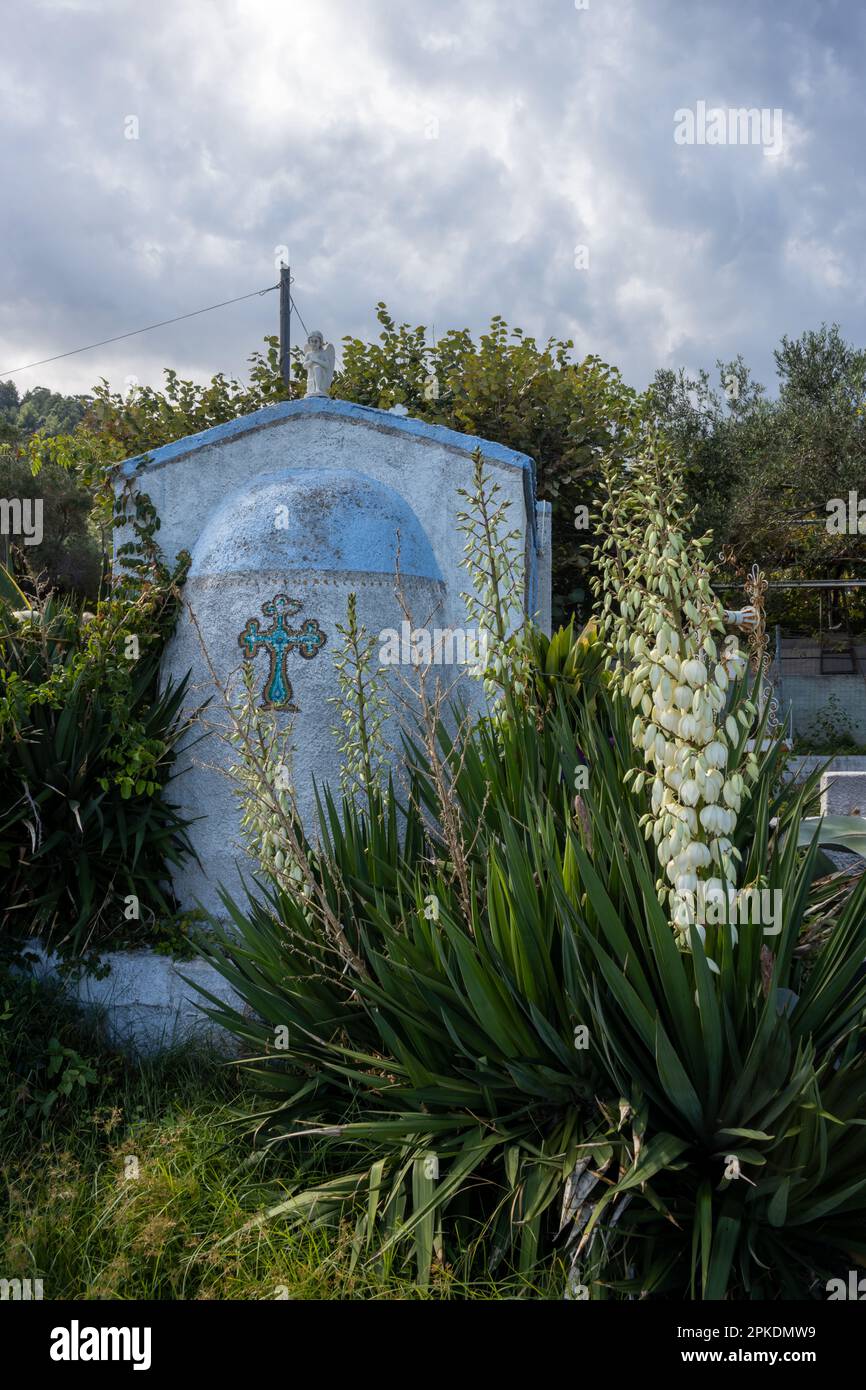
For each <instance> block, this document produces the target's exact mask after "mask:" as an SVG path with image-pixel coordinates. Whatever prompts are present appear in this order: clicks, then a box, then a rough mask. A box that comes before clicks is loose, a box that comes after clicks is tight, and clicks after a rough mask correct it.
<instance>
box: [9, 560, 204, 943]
mask: <svg viewBox="0 0 866 1390" xmlns="http://www.w3.org/2000/svg"><path fill="white" fill-rule="evenodd" d="M33 604H36V605H37V606H36V607H35V608H34V607H33V606H32V605H33ZM173 605H174V600H173V597H172V594H171V591H170V589H169V588H164V587H162V586H160V584H158V583H156V582H153V581H151V582H143V583H142V584H141V585H140V586H139V587H138V590H137V591H136V592H133V590H132V589H126V590H118V591H116V593H115V594H114V595H113V596H112V597H110V598H107V599H103V600H100V601H99V602H98V603H97V604H96V606H95V611H94V612H92V613H87V612H86V611H85V610H83V608H82V607H81V605H80V604H78V603H76V602H74V601H73V600H71V599H58V598H54V597H50V596H49V597H48V598H47V599H44V600H39V599H30V600H28V599H27V598H25V596H24V594H23V593H22V592H21V591H20V590H19V589H18V588H17V586H16V585H15V583H14V581H13V580H12V578H11V576H9V574H8V573H6V572H5V571H3V572H2V574H0V807H2V810H0V864H2V866H3V872H4V890H5V891H4V895H3V903H2V907H0V925H2V931H3V933H4V935H5V936H6V938H7V940H12V941H20V940H22V939H24V938H26V937H29V936H33V935H36V936H39V937H41V938H42V939H43V940H44V941H45V942H46V943H48V944H49V945H50V946H51V947H52V948H54V949H56V950H57V951H58V952H59V953H60V954H61V955H62V956H64V957H68V958H78V957H80V956H81V955H82V954H83V953H85V952H86V951H87V950H88V949H90V948H93V947H95V946H97V945H101V944H104V943H105V942H107V941H109V940H110V939H111V938H112V936H115V935H118V934H119V933H121V932H122V933H124V935H125V936H126V938H127V939H128V937H129V935H130V927H131V925H132V926H133V927H134V926H135V925H137V926H138V930H139V932H143V931H144V930H146V924H147V922H148V920H152V918H153V915H154V914H155V913H157V912H159V913H168V912H170V911H171V910H172V904H171V902H170V900H169V898H168V897H167V895H166V892H165V889H164V881H165V878H166V874H167V866H168V865H169V864H172V863H178V862H179V861H180V860H181V858H182V857H183V856H184V855H185V854H186V853H187V852H188V849H189V847H188V841H187V838H186V834H185V826H186V822H185V821H184V819H183V817H182V816H181V815H180V813H179V812H178V810H177V809H176V807H175V806H174V805H173V804H172V802H171V800H170V796H169V794H168V786H169V782H170V779H171V775H172V763H173V758H174V750H175V747H176V744H177V741H178V739H179V737H180V736H181V734H182V733H183V732H184V729H185V727H186V725H185V724H184V722H183V721H182V720H181V718H180V707H181V704H182V700H183V696H184V686H183V685H180V686H175V687H171V686H167V687H165V688H164V689H159V688H158V684H157V674H158V665H159V657H160V653H161V649H162V643H163V640H164V636H165V633H166V631H167V630H168V629H169V627H170V624H171V622H172V621H173ZM132 899H135V900H136V903H133V902H132Z"/></svg>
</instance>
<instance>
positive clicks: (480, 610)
mask: <svg viewBox="0 0 866 1390" xmlns="http://www.w3.org/2000/svg"><path fill="white" fill-rule="evenodd" d="M472 457H473V463H474V475H473V484H472V491H471V492H467V491H466V490H465V489H463V488H459V489H458V494H459V496H460V497H463V498H465V500H466V502H467V510H466V511H463V512H459V513H458V522H459V525H460V530H461V531H462V532H463V534H464V536H465V537H466V543H465V545H464V546H463V559H462V560H461V561H460V564H461V566H462V568H463V569H465V570H467V571H468V572H469V576H470V578H471V580H472V590H473V592H472V593H461V595H460V597H461V598H462V599H463V602H464V603H465V604H466V612H467V614H468V616H469V619H470V621H471V622H472V623H473V624H474V626H475V629H476V639H475V640H476V651H478V652H479V653H480V659H479V661H478V662H476V663H475V664H472V665H470V666H468V667H467V671H468V674H469V675H470V676H472V677H473V678H474V679H476V680H480V681H482V684H483V687H484V692H485V694H486V695H487V696H488V698H489V700H490V702H491V704H494V705H495V704H497V703H498V702H499V701H500V699H501V698H502V693H503V691H504V690H506V689H508V690H510V691H511V693H512V694H514V695H515V696H518V697H520V696H523V695H524V694H525V693H526V691H527V688H528V665H529V654H528V650H527V647H526V639H525V625H524V611H523V568H522V566H521V565H519V564H517V563H515V557H516V556H519V555H520V553H521V548H522V536H521V532H520V531H519V530H517V529H513V530H510V531H509V530H508V529H507V525H508V510H509V506H510V503H509V502H508V501H507V499H506V500H503V501H499V500H498V497H499V493H500V492H501V489H500V487H499V484H498V483H496V482H494V481H492V480H491V477H490V475H489V474H488V473H485V471H484V465H483V461H482V457H481V452H480V450H477V449H476V451H475V453H474V454H473V456H472Z"/></svg>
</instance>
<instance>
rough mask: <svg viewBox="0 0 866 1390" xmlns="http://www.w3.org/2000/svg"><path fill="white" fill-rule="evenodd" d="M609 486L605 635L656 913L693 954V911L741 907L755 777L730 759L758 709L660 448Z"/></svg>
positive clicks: (653, 443) (675, 477)
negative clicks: (654, 860) (643, 805)
mask: <svg viewBox="0 0 866 1390" xmlns="http://www.w3.org/2000/svg"><path fill="white" fill-rule="evenodd" d="M605 481H606V483H607V486H608V496H607V498H606V500H605V501H604V503H603V507H602V530H603V531H604V532H606V538H605V540H604V541H603V542H602V544H601V546H600V547H599V548H598V549H597V550H596V561H597V563H598V564H599V567H600V571H601V579H600V581H599V583H598V586H597V587H598V592H599V593H600V595H603V619H602V629H603V631H604V633H605V635H606V636H607V638H608V640H609V641H610V642H611V644H612V647H613V648H614V652H615V656H616V672H617V675H616V679H617V680H618V682H619V684H620V688H621V690H622V693H623V695H624V696H626V697H627V698H628V699H629V701H630V703H631V707H632V709H633V710H634V711H635V714H634V720H633V722H632V728H631V735H632V740H633V742H634V745H635V747H637V748H639V749H640V750H641V752H642V754H643V757H644V761H645V762H646V764H647V769H648V770H647V771H632V772H631V773H630V774H629V776H630V778H631V785H632V787H633V789H634V791H636V792H640V791H642V790H643V789H644V788H645V787H646V788H647V789H648V791H649V806H650V809H649V811H648V812H647V814H646V815H645V816H644V817H643V819H642V821H641V824H642V825H643V826H644V833H645V835H646V837H647V839H649V838H650V837H652V839H653V841H654V843H655V845H656V847H657V855H658V862H659V865H660V868H661V871H662V876H661V877H660V880H659V901H661V902H665V901H667V903H668V904H669V907H670V912H671V921H672V924H673V926H674V927H675V928H677V929H678V931H679V932H680V933H682V934H683V941H684V944H685V943H686V940H687V931H688V926H689V923H690V922H691V921H694V920H695V913H694V904H695V902H696V901H701V900H703V901H705V902H706V901H712V900H713V899H714V898H716V899H718V898H721V899H722V900H727V901H728V902H732V901H733V900H734V899H735V898H736V879H737V870H736V862H735V861H736V860H737V859H739V857H740V856H739V852H738V850H737V849H736V848H735V846H734V844H733V842H732V838H731V837H732V835H733V832H734V829H735V827H736V824H737V815H738V813H739V811H740V807H741V804H742V801H743V798H744V797H745V796H747V795H748V784H749V782H750V781H753V780H754V779H755V778H756V777H757V772H758V768H757V761H756V759H755V757H754V755H753V754H749V755H748V756H747V757H746V759H745V760H744V762H743V765H742V769H743V770H742V772H741V771H738V770H733V769H732V768H731V762H732V756H731V755H732V750H733V749H734V748H736V747H737V746H738V745H739V743H740V741H741V738H742V733H743V730H744V729H746V728H748V727H749V726H750V724H751V722H752V719H753V717H754V708H753V706H752V705H751V703H750V702H749V701H748V700H746V699H744V698H741V699H740V700H739V702H738V704H737V706H736V707H734V706H733V705H732V704H731V691H730V686H731V683H732V681H734V680H736V678H737V677H739V676H740V675H741V674H742V672H743V670H744V668H745V661H744V658H743V657H742V656H741V655H740V653H739V652H738V651H736V650H730V647H728V649H727V650H725V647H726V642H725V626H724V621H723V609H722V606H721V604H720V603H719V601H718V599H717V598H716V597H715V595H714V594H713V592H712V589H711V587H710V579H709V569H708V565H707V558H706V551H707V548H708V546H709V544H710V537H709V536H704V537H702V538H699V539H692V538H691V537H688V535H687V526H686V523H687V522H688V520H689V518H688V517H685V516H684V515H683V510H682V509H683V506H684V497H683V492H682V486H681V477H680V474H679V471H678V469H677V467H676V465H675V464H674V463H673V461H672V460H671V459H670V458H669V457H668V455H667V452H666V451H665V449H664V447H663V445H662V444H661V443H660V441H659V440H658V438H657V437H654V436H653V437H650V439H649V440H648V443H647V447H646V449H645V450H644V452H643V454H642V455H641V457H640V458H639V459H637V460H635V461H634V462H632V463H631V464H629V465H628V466H627V468H626V469H625V471H624V472H621V473H615V471H614V469H613V468H612V467H608V468H607V469H606V478H605ZM730 643H733V644H734V646H735V639H728V644H730ZM701 935H702V936H703V931H702V930H701Z"/></svg>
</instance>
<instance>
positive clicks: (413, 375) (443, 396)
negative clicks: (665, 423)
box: [30, 304, 639, 619]
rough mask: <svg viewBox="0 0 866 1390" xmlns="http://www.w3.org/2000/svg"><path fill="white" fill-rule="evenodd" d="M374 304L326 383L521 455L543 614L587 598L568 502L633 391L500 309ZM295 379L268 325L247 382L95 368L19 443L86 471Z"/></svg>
mask: <svg viewBox="0 0 866 1390" xmlns="http://www.w3.org/2000/svg"><path fill="white" fill-rule="evenodd" d="M377 317H378V319H379V323H380V324H381V326H382V332H381V334H380V335H379V339H378V340H377V341H374V342H365V341H363V340H362V339H360V338H351V337H347V338H345V339H344V340H343V364H342V368H341V370H340V371H339V372H338V373H337V374H336V376H335V379H334V383H333V386H332V394H333V395H334V396H335V397H337V398H339V399H342V400H350V401H357V402H358V403H359V404H362V405H370V406H374V407H376V408H379V409H383V410H389V409H390V408H391V407H392V406H394V405H398V404H402V405H405V406H406V408H407V410H408V412H409V413H410V414H411V415H413V416H415V417H417V418H420V419H424V420H429V421H431V422H432V423H436V424H442V425H447V426H449V427H450V428H451V429H456V430H460V431H461V432H463V433H470V434H478V435H481V436H484V437H486V438H489V439H495V440H496V441H497V442H499V443H502V444H505V445H507V446H509V447H511V448H513V449H518V450H521V451H523V452H525V453H528V454H530V455H531V456H532V457H533V458H534V459H535V461H536V464H537V466H538V493H539V497H540V498H542V499H545V500H548V501H550V502H552V503H553V508H554V531H553V537H554V566H553V591H554V616H555V618H557V619H558V618H560V617H563V616H565V614H566V613H567V611H568V610H569V609H570V608H571V607H573V606H574V605H575V604H577V605H578V606H580V605H581V604H583V603H584V602H585V603H586V605H587V607H588V601H589V597H588V593H587V591H586V584H585V579H584V575H585V570H586V568H587V566H588V564H589V558H590V555H591V552H592V549H593V544H594V538H593V536H592V534H591V533H590V532H589V531H586V532H584V533H582V534H581V533H578V532H577V531H576V530H575V526H574V517H575V508H576V507H577V506H579V505H589V504H590V502H591V500H592V497H593V493H594V490H595V487H596V484H597V480H598V476H599V475H598V461H599V458H600V456H601V454H602V452H604V451H607V452H610V451H611V450H616V449H618V448H620V449H622V450H624V451H625V450H626V449H627V446H628V441H629V439H630V437H631V431H632V430H633V428H634V425H635V422H636V419H637V417H638V414H639V398H638V397H637V395H636V394H635V392H633V391H632V390H631V389H630V388H629V387H628V386H626V385H625V383H624V382H623V381H622V378H621V377H620V374H619V372H618V371H617V370H616V368H614V367H610V366H608V365H607V364H606V363H604V362H602V361H601V360H600V359H599V358H597V357H586V358H584V359H583V360H582V361H579V362H578V361H575V360H573V359H572V356H571V354H572V349H573V344H572V343H571V342H570V341H562V342H560V341H558V340H556V339H550V340H549V341H548V342H547V343H545V344H544V345H543V346H540V345H539V344H537V343H536V341H535V339H533V338H530V337H526V336H525V335H524V334H523V333H522V332H521V330H520V329H513V330H509V328H508V326H507V324H506V323H505V321H504V320H503V319H502V318H500V317H498V316H497V317H496V318H494V319H493V321H492V322H491V325H490V329H489V331H488V332H487V333H485V334H482V336H481V338H480V340H479V341H478V342H477V343H476V342H475V340H474V339H473V338H472V335H471V334H470V332H469V331H468V329H452V330H450V331H449V332H448V333H446V334H445V335H444V336H443V337H441V338H440V339H439V340H438V342H435V343H433V342H428V341H427V331H426V329H425V328H424V327H423V326H419V327H415V328H411V327H410V326H409V325H407V324H401V325H399V326H397V325H396V324H395V323H394V321H393V319H392V318H391V316H390V315H389V313H388V310H387V308H386V306H385V305H384V304H379V305H378V306H377ZM304 389H305V374H304V371H303V366H302V353H301V351H300V349H295V351H294V353H293V360H292V374H291V384H290V387H289V388H287V387H286V386H285V384H284V382H283V381H282V379H281V376H280V370H279V344H278V341H277V339H276V338H267V339H265V347H264V350H263V351H257V352H254V353H253V354H252V356H251V358H250V380H249V384H248V385H244V384H242V383H241V382H239V381H237V380H236V379H235V378H232V377H226V376H224V375H223V374H222V373H218V374H217V375H216V376H214V377H213V378H212V380H211V381H210V382H209V383H208V384H207V385H204V386H201V385H198V384H196V383H195V382H192V381H186V380H183V379H182V378H180V377H178V375H177V373H176V372H174V371H171V370H167V371H166V373H165V386H164V388H163V389H162V390H156V389H155V388H153V387H143V388H136V389H135V390H133V391H132V392H131V393H129V394H128V395H126V396H123V395H121V394H120V393H118V392H113V391H111V389H110V387H109V384H108V382H106V381H102V382H101V383H100V384H99V385H98V386H97V387H96V388H95V390H94V392H93V399H92V403H91V405H90V408H89V410H88V413H87V415H86V416H85V417H84V419H83V420H82V421H81V423H80V424H79V425H78V426H77V428H76V429H75V430H74V431H72V433H71V434H67V435H63V436H56V437H55V438H53V439H52V438H50V437H48V435H47V434H46V433H45V432H40V433H39V434H38V435H36V436H34V437H33V439H32V440H31V441H30V447H31V453H32V454H33V456H34V457H37V458H38V457H41V456H43V455H47V456H48V457H51V458H53V459H55V460H56V461H58V462H60V463H62V464H64V465H65V466H67V467H72V468H74V469H77V470H78V471H79V473H80V474H81V476H83V477H85V478H88V479H90V480H91V481H94V480H95V479H96V478H97V477H98V476H100V474H102V473H104V470H105V468H106V467H110V465H111V464H112V463H113V462H116V461H118V460H120V459H123V458H128V457H131V456H133V455H136V454H139V453H144V452H146V451H147V450H149V449H155V448H158V447H159V446H160V445H162V444H167V443H170V442H171V441H172V440H175V439H180V438H182V437H184V436H185V435H188V434H194V433H196V432H198V431H200V430H205V429H209V428H210V427H211V426H213V425H217V424H222V423H224V422H225V421H227V420H232V419H235V418H236V417H237V416H239V415H244V414H248V413H249V412H251V411H254V410H258V409H260V408H261V407H262V406H265V405H271V404H273V403H274V402H275V401H279V400H285V399H289V398H291V399H294V398H298V397H300V396H302V395H303V394H304Z"/></svg>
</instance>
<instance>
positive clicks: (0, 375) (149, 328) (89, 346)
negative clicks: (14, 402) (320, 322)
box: [0, 285, 304, 379]
mask: <svg viewBox="0 0 866 1390" xmlns="http://www.w3.org/2000/svg"><path fill="white" fill-rule="evenodd" d="M277 289H279V285H268V286H267V288H266V289H263V290H253V291H252V292H251V293H250V294H239V295H238V297H237V299H224V300H223V301H222V303H221V304H208V306H207V308H205V309H193V311H192V313H191V314H178V316H177V318H174V319H163V320H162V321H161V322H160V323H149V324H148V325H147V327H146V328H134V329H133V330H132V332H131V333H118V334H117V336H116V337H115V338H103V339H102V342H101V343H88V344H87V347H80V348H72V349H71V351H70V352H58V354H57V356H56V357H43V358H42V360H41V362H28V363H27V365H26V366H25V367H13V368H12V370H11V371H8V372H0V379H5V378H6V377H7V376H15V374H16V373H17V372H27V371H29V370H30V368H31V367H44V366H46V365H47V364H48V363H49V362H59V361H60V359H61V358H62V357H75V355H76V353H79V352H92V351H93V349H94V348H98V347H105V346H106V344H107V343H119V342H121V341H122V339H124V338H135V337H137V336H138V334H139V333H151V332H152V331H153V329H154V328H165V327H166V325H167V324H169V323H180V322H181V321H182V320H183V319H194V318H196V316H197V315H198V314H209V313H211V312H212V311H213V310H214V309H225V308H226V306H227V305H229V304H240V302H241V300H242V299H255V298H256V296H257V295H263V294H270V292H271V290H277ZM298 318H301V316H300V314H299V315H298ZM303 322H304V320H303V319H301V323H302V324H303Z"/></svg>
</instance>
